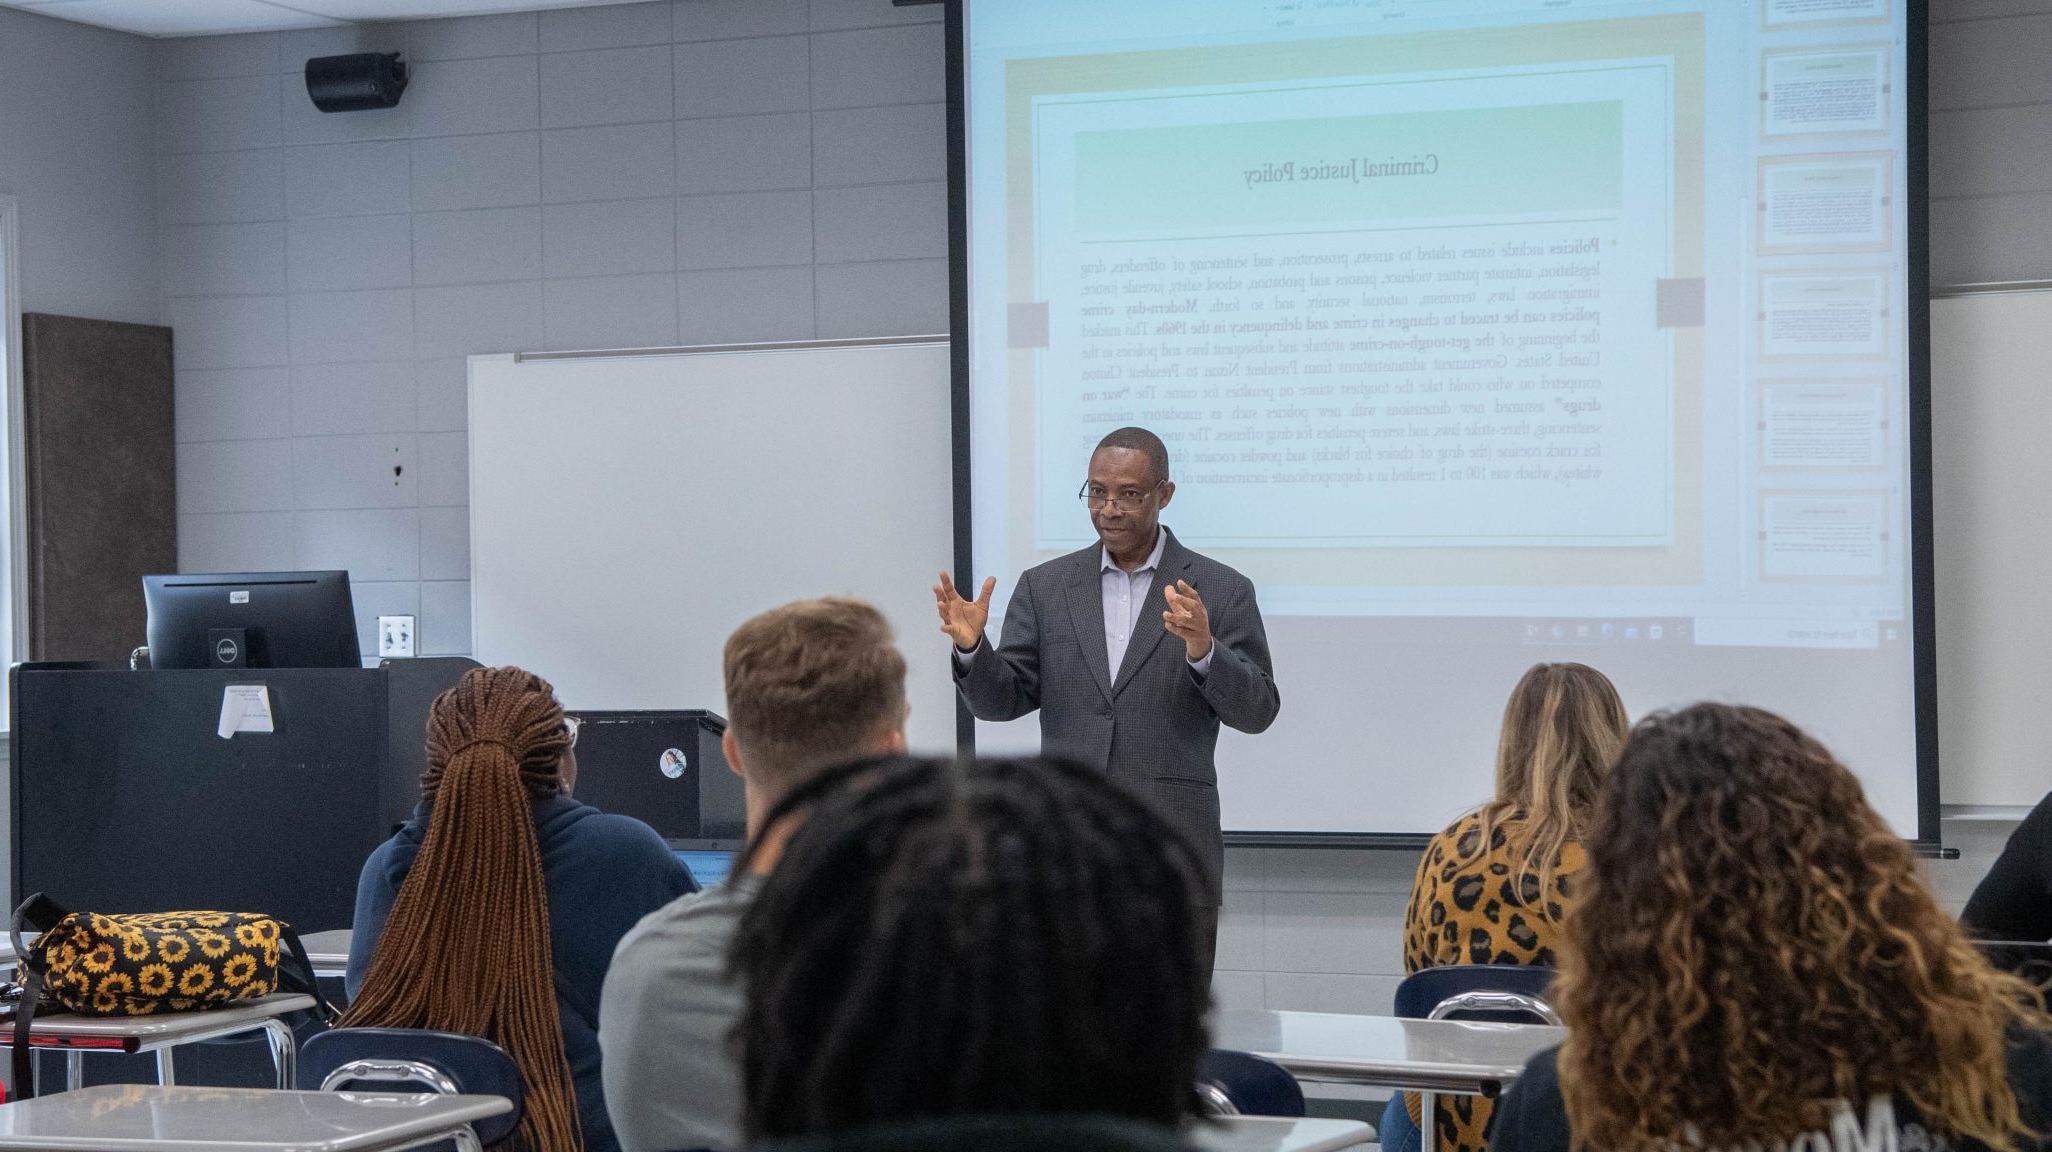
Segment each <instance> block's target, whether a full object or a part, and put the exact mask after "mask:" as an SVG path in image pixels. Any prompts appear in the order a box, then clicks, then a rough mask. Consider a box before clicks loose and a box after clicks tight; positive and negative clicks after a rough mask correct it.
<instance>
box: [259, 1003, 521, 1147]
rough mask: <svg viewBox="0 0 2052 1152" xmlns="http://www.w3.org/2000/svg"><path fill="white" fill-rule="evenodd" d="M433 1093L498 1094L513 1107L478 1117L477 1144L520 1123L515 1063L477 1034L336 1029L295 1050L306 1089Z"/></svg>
mask: <svg viewBox="0 0 2052 1152" xmlns="http://www.w3.org/2000/svg"><path fill="white" fill-rule="evenodd" d="M407 1085H414V1086H415V1087H414V1088H413V1089H412V1090H413V1091H416V1092H434V1093H439V1094H441V1095H444V1096H503V1097H505V1098H506V1099H508V1100H511V1101H512V1102H513V1110H512V1111H511V1112H508V1113H506V1114H504V1115H502V1116H494V1117H492V1118H490V1119H488V1120H482V1121H479V1122H478V1124H477V1126H476V1132H477V1140H478V1143H480V1144H483V1145H491V1144H494V1143H497V1142H498V1141H500V1140H503V1139H505V1138H506V1137H507V1136H508V1135H510V1134H511V1133H512V1131H513V1129H514V1127H515V1126H517V1125H518V1124H519V1123H520V1108H521V1103H522V1097H521V1091H520V1068H519V1066H517V1065H515V1064H514V1063H513V1058H512V1057H511V1056H508V1055H507V1054H506V1050H505V1049H503V1048H501V1047H499V1046H498V1045H497V1044H494V1043H492V1042H491V1041H489V1040H486V1039H483V1038H481V1037H477V1036H462V1035H458V1034H457V1033H454V1032H433V1031H429V1030H427V1029H425V1028H336V1029H333V1030H332V1031H328V1032H323V1033H321V1034H320V1035H318V1036H316V1037H314V1038H313V1039H311V1040H308V1041H307V1042H306V1046H305V1047H304V1048H302V1049H301V1050H300V1053H299V1087H300V1088H301V1089H303V1090H307V1091H321V1092H344V1091H351V1090H355V1091H370V1092H395V1091H406V1090H407V1088H406V1087H405V1086H407Z"/></svg>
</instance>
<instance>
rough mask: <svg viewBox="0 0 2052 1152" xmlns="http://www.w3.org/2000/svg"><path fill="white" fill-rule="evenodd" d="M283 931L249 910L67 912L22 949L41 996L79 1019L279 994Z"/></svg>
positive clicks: (174, 1009) (184, 1008) (189, 1007)
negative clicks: (39, 976)
mask: <svg viewBox="0 0 2052 1152" xmlns="http://www.w3.org/2000/svg"><path fill="white" fill-rule="evenodd" d="M287 931H288V929H287V928H286V926H285V925H284V924H282V923H280V922H279V921H277V920H274V919H272V918H271V917H269V916H263V915H259V914H256V913H252V912H151V913H146V914H143V915H136V916H107V915H102V914H100V913H98V912H73V913H71V914H69V915H67V916H65V917H64V918H63V919H62V920H60V921H58V922H57V924H56V926H55V927H53V928H51V929H49V930H48V931H46V932H44V933H43V934H42V935H41V936H39V937H37V938H36V941H35V943H33V944H31V945H29V951H28V952H27V953H26V956H27V959H28V962H29V964H30V965H32V966H33V967H36V968H39V969H41V970H42V973H43V981H42V983H43V997H44V999H45V1000H46V1001H48V1002H51V1003H53V1004H55V1005H56V1006H58V1007H60V1008H62V1009H63V1010H64V1011H67V1012H71V1013H75V1014H77V1015H80V1016H148V1015H151V1014H152V1013H156V1012H190V1011H192V1010H194V1009H199V1008H218V1007H221V1006H222V1005H225V1004H232V1003H234V1002H235V1001H237V1000H260V999H262V998H263V997H265V996H269V995H270V994H271V993H273V992H276V991H279V990H280V988H281V986H282V979H281V974H280V970H279V965H278V958H279V953H280V950H281V948H282V947H283V941H284V937H285V934H286V932H287Z"/></svg>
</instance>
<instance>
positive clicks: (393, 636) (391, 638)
mask: <svg viewBox="0 0 2052 1152" xmlns="http://www.w3.org/2000/svg"><path fill="white" fill-rule="evenodd" d="M378 655H379V656H380V657H391V656H411V655H413V617H411V616H380V617H378Z"/></svg>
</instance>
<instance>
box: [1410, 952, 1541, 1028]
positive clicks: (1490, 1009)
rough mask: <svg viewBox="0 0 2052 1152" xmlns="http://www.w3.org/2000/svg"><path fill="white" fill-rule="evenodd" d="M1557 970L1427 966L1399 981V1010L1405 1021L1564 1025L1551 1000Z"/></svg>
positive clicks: (1523, 967) (1461, 965)
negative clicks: (1548, 994)
mask: <svg viewBox="0 0 2052 1152" xmlns="http://www.w3.org/2000/svg"><path fill="white" fill-rule="evenodd" d="M1552 983H1553V969H1551V968H1538V967H1533V966H1530V965H1524V964H1452V965H1448V966H1447V967H1444V968H1427V969H1425V970H1424V971H1422V972H1413V973H1411V974H1410V975H1409V976H1406V977H1404V981H1403V983H1401V984H1399V985H1397V990H1396V1008H1395V1011H1396V1014H1397V1015H1398V1016H1401V1017H1403V1018H1404V1019H1406V1020H1484V1021H1491V1022H1494V1023H1498V1024H1533V1023H1539V1024H1559V1023H1560V1015H1559V1014H1558V1013H1556V1012H1555V1011H1554V1010H1553V1006H1552V1005H1551V1004H1549V1003H1547V1000H1546V993H1547V988H1548V986H1549V985H1551V984H1552Z"/></svg>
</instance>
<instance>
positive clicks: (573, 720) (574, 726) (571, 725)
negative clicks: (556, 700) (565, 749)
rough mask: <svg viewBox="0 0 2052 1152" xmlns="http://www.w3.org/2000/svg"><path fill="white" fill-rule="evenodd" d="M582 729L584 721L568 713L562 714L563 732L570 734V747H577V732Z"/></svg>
mask: <svg viewBox="0 0 2052 1152" xmlns="http://www.w3.org/2000/svg"><path fill="white" fill-rule="evenodd" d="M582 727H584V721H582V720H579V719H578V718H577V717H575V716H572V715H570V714H569V713H568V712H565V713H563V731H565V732H568V733H569V734H570V745H569V746H570V747H572V748H575V747H577V730H578V729H579V728H582Z"/></svg>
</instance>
